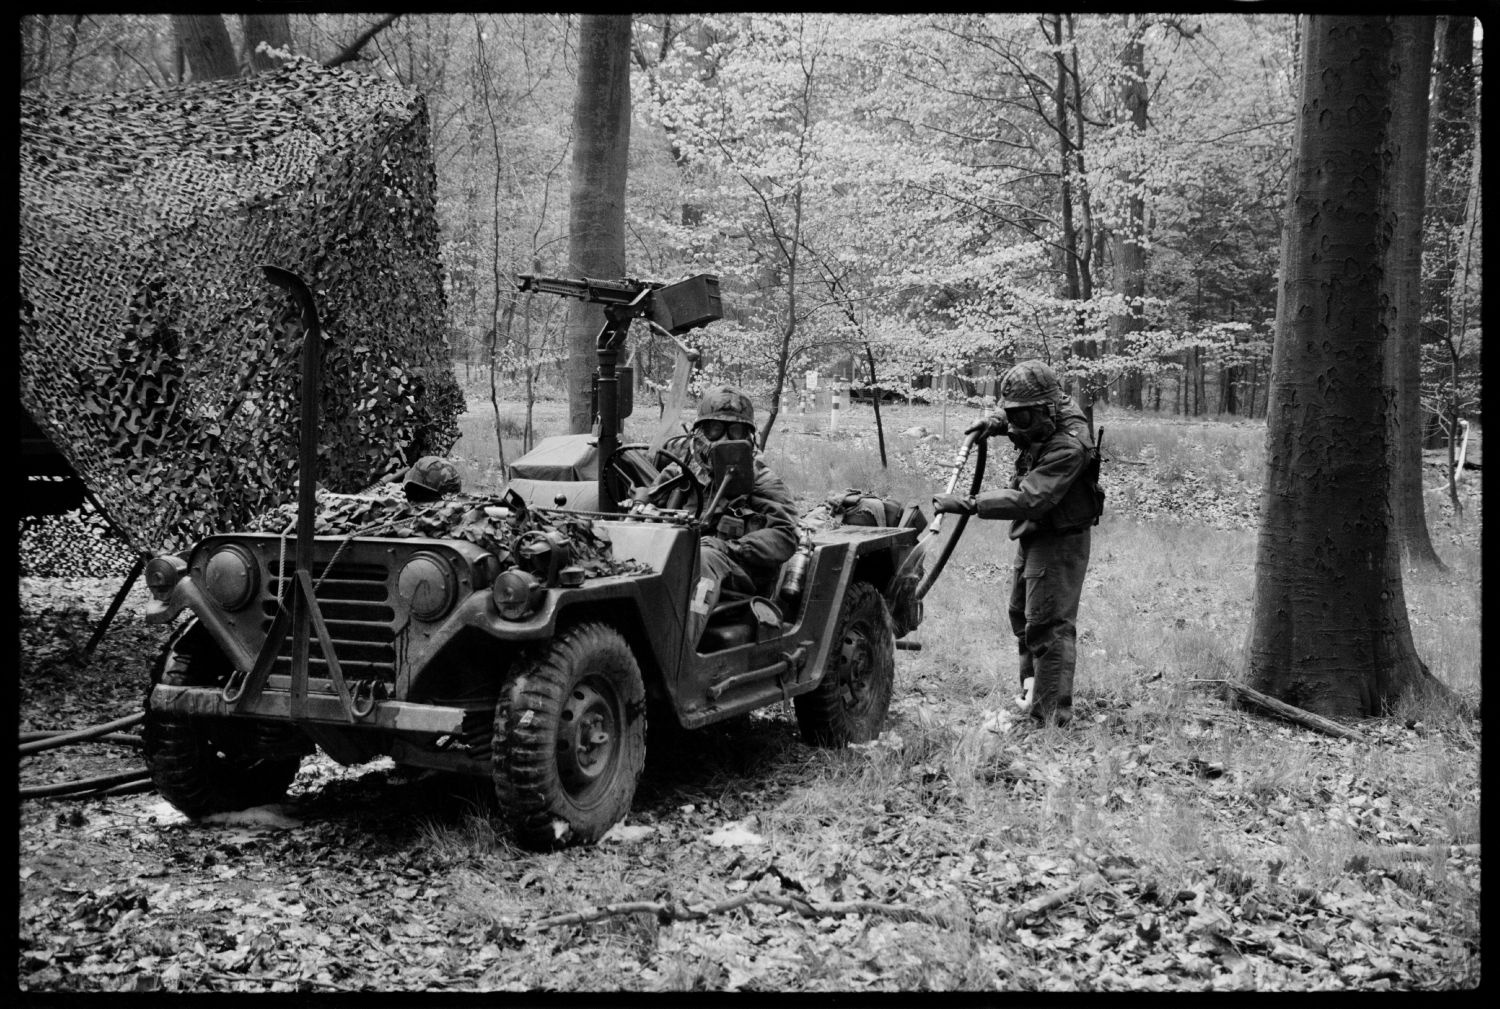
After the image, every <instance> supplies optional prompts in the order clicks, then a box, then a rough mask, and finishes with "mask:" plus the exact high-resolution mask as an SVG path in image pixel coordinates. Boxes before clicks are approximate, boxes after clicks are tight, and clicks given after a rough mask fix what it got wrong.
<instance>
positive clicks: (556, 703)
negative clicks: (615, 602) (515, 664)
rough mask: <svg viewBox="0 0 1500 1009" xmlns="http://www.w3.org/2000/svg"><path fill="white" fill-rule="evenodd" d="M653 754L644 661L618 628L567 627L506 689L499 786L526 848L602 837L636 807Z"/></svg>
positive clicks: (504, 813)
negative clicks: (643, 770)
mask: <svg viewBox="0 0 1500 1009" xmlns="http://www.w3.org/2000/svg"><path fill="white" fill-rule="evenodd" d="M645 760H646V691H645V686H644V684H643V682H642V679H641V669H640V665H639V664H638V663H637V662H636V659H635V655H634V653H633V652H631V650H630V645H629V644H628V643H626V641H625V638H624V637H623V636H621V634H620V632H619V631H616V630H615V629H614V628H612V627H607V626H605V625H603V624H580V625H578V626H577V627H574V628H571V629H570V630H567V631H565V632H563V633H562V634H560V635H559V636H558V637H557V639H556V640H554V641H553V642H552V644H551V645H550V646H549V647H548V649H547V651H546V652H545V653H544V654H543V655H541V656H540V657H539V658H537V659H535V660H533V661H532V662H530V663H528V664H526V665H525V666H524V667H523V668H521V669H519V670H518V671H517V672H516V673H515V675H514V676H512V677H511V678H510V679H509V680H508V682H507V683H506V685H505V687H504V688H503V689H502V690H501V692H500V700H499V701H498V703H497V704H496V706H495V744H494V757H493V773H494V779H495V794H496V795H497V797H498V798H499V800H500V806H501V810H500V815H501V817H502V818H503V819H504V821H505V824H506V826H507V827H508V829H509V831H510V833H511V834H512V836H514V837H515V839H516V840H517V841H518V842H519V843H520V844H521V845H523V846H525V847H527V848H532V849H536V850H547V849H550V848H556V847H560V846H562V845H565V844H574V843H581V844H591V843H593V842H594V841H597V840H598V839H599V838H600V837H601V836H603V834H604V832H605V831H607V830H609V828H610V827H612V826H614V825H615V824H616V823H618V822H619V821H620V820H621V819H622V818H623V817H624V816H625V814H626V813H628V812H629V811H630V803H631V801H632V800H633V799H634V798H635V786H636V782H637V781H638V780H639V779H640V776H641V768H642V767H643V766H644V764H645Z"/></svg>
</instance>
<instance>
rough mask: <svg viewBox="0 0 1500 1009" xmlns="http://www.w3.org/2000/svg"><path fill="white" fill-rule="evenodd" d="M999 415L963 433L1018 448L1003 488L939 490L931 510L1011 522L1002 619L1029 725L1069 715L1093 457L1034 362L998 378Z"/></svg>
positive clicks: (1083, 427)
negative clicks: (1011, 567) (1015, 650)
mask: <svg viewBox="0 0 1500 1009" xmlns="http://www.w3.org/2000/svg"><path fill="white" fill-rule="evenodd" d="M1000 407H1001V411H1000V412H998V413H995V414H992V415H990V416H988V417H985V418H984V419H982V420H980V421H978V422H976V423H975V424H973V425H971V426H970V427H969V428H968V430H967V431H965V434H976V433H977V434H979V435H981V436H983V437H986V438H988V437H992V436H994V435H1001V434H1003V435H1007V436H1008V437H1009V438H1010V440H1011V441H1012V442H1014V443H1015V445H1016V447H1017V448H1018V449H1020V454H1019V455H1017V457H1016V475H1015V476H1014V477H1013V478H1012V479H1011V482H1010V487H1009V488H1007V489H1006V490H997V491H986V492H985V493H982V494H979V495H977V496H968V497H964V496H960V495H957V494H939V495H937V496H936V497H934V498H933V508H934V510H936V511H939V512H951V513H953V514H965V515H978V516H979V517H980V518H982V519H1010V520H1011V526H1010V538H1011V539H1013V540H1015V541H1016V544H1017V547H1018V549H1017V550H1016V559H1015V571H1014V573H1013V575H1012V577H1011V590H1010V606H1009V613H1010V625H1011V629H1012V630H1013V631H1014V632H1015V635H1016V638H1017V641H1018V644H1019V647H1020V652H1021V704H1022V706H1023V708H1025V709H1027V710H1028V711H1029V713H1030V715H1031V717H1032V719H1033V721H1035V722H1038V723H1041V724H1043V725H1048V724H1052V725H1066V724H1067V723H1068V722H1069V721H1070V720H1071V719H1072V717H1073V670H1074V666H1075V660H1076V654H1075V653H1076V646H1075V640H1076V637H1077V625H1076V621H1077V618H1078V599H1079V596H1080V595H1081V594H1082V592H1083V576H1084V573H1085V572H1086V571H1087V570H1088V565H1089V545H1090V540H1091V538H1092V535H1091V532H1090V530H1091V529H1092V528H1093V526H1094V525H1095V523H1097V522H1098V521H1099V515H1100V514H1101V513H1102V511H1103V509H1104V492H1103V491H1102V490H1100V489H1099V484H1098V474H1099V470H1098V455H1097V453H1096V452H1095V451H1094V443H1093V439H1092V438H1091V437H1090V435H1089V427H1088V421H1087V420H1086V419H1085V418H1084V416H1083V413H1082V411H1080V410H1079V409H1078V408H1077V407H1076V406H1074V405H1073V402H1072V400H1070V399H1069V398H1068V397H1067V396H1066V395H1065V394H1064V393H1063V391H1062V385H1061V383H1059V382H1058V380H1057V374H1056V373H1055V372H1053V370H1052V369H1051V368H1049V367H1048V366H1047V365H1046V364H1044V363H1043V362H1041V361H1022V362H1021V363H1020V364H1017V365H1016V366H1015V367H1013V368H1011V369H1010V370H1009V371H1008V372H1006V373H1005V377H1004V378H1003V379H1001V380H1000Z"/></svg>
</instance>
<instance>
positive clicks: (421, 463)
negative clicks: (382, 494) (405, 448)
mask: <svg viewBox="0 0 1500 1009" xmlns="http://www.w3.org/2000/svg"><path fill="white" fill-rule="evenodd" d="M405 486H407V487H420V488H423V489H425V490H429V491H433V492H435V493H437V494H456V493H458V491H459V490H460V489H462V487H463V481H461V480H460V479H459V478H458V469H457V468H456V467H455V466H454V465H453V464H452V463H451V462H449V461H448V460H447V459H443V458H441V457H439V456H435V455H424V456H423V457H422V458H420V459H418V460H417V461H416V462H415V463H413V464H412V468H411V469H409V470H407V472H406V483H405Z"/></svg>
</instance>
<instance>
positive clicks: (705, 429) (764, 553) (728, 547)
mask: <svg viewBox="0 0 1500 1009" xmlns="http://www.w3.org/2000/svg"><path fill="white" fill-rule="evenodd" d="M725 439H732V440H737V441H745V442H749V443H750V444H751V445H752V446H753V445H754V444H755V406H754V404H753V403H751V402H750V397H749V396H746V395H745V394H744V393H743V392H741V391H739V390H738V389H735V388H733V387H732V386H727V385H726V386H721V387H720V388H718V389H715V390H712V391H710V392H708V393H706V394H705V395H704V396H703V398H702V399H701V400H699V402H698V419H697V420H696V421H695V422H694V423H693V431H692V434H691V436H690V437H689V439H688V440H689V444H688V445H687V446H686V450H687V451H686V455H687V458H686V459H684V460H683V461H684V462H686V463H687V465H688V467H689V468H690V469H691V470H692V471H693V473H692V477H693V478H694V479H696V480H697V481H698V483H699V484H700V486H702V487H707V486H710V485H711V483H712V480H711V475H712V474H711V463H710V459H709V449H710V447H711V446H712V445H714V444H715V443H716V442H719V441H722V440H725ZM754 469H755V472H754V475H753V483H752V484H751V485H750V487H749V489H748V491H745V492H744V493H739V494H737V495H735V496H733V497H728V498H727V500H724V501H721V502H720V503H719V504H718V505H717V506H713V505H710V509H711V511H705V520H706V532H705V535H704V538H703V541H702V545H701V547H700V549H699V552H698V573H697V582H696V584H695V587H694V589H693V595H692V609H691V611H690V614H689V623H688V630H687V634H688V640H689V641H693V642H697V641H698V640H699V639H700V638H701V637H702V635H703V628H704V627H705V625H706V624H707V623H708V617H709V614H710V613H711V612H712V611H713V608H714V607H715V606H716V605H717V604H718V602H719V599H720V597H721V596H722V595H723V594H724V593H725V592H729V593H732V594H736V595H741V596H768V595H770V594H771V592H772V590H773V588H774V585H775V582H776V577H777V575H778V574H779V573H780V571H781V565H782V564H783V563H785V562H786V561H787V559H788V558H790V557H791V556H792V554H793V553H794V552H795V551H796V549H797V535H798V534H797V511H796V505H795V503H794V501H793V499H792V494H791V491H789V490H787V487H786V484H784V483H782V481H781V478H780V477H779V476H777V475H776V474H775V472H773V471H772V470H771V468H770V467H769V466H767V465H766V464H765V462H764V461H762V459H761V458H760V456H759V454H756V456H755V466H754ZM681 479H682V474H681V471H680V469H679V468H678V466H677V465H676V464H675V463H672V464H670V465H668V466H667V467H666V468H665V469H664V470H663V471H662V473H661V475H660V476H659V477H658V478H657V480H656V481H655V482H654V483H653V484H652V485H651V486H650V487H646V488H642V489H640V490H638V491H637V492H636V494H635V499H636V502H637V504H638V505H639V506H643V505H644V504H645V503H646V502H647V501H649V500H651V499H652V498H653V496H654V495H656V494H657V493H658V492H659V491H661V489H662V488H664V487H666V486H667V485H670V484H671V483H672V482H673V481H680V480H681ZM748 482H749V481H747V483H748ZM739 489H741V488H735V490H739ZM677 493H678V494H679V495H685V494H686V491H685V490H679V491H678V492H677ZM731 493H733V492H732V491H731ZM666 503H667V504H668V506H669V507H670V506H673V505H672V504H671V499H670V498H669V499H668V502H666Z"/></svg>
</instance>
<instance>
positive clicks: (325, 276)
mask: <svg viewBox="0 0 1500 1009" xmlns="http://www.w3.org/2000/svg"><path fill="white" fill-rule="evenodd" d="M20 124H21V131H20V152H19V153H20V190H21V203H20V206H21V210H20V293H21V320H20V331H21V337H20V378H21V382H20V386H21V400H22V405H23V406H24V407H25V408H26V410H27V411H29V412H30V413H31V415H32V417H34V418H35V419H36V421H37V423H38V424H39V425H40V426H41V428H42V429H43V430H44V431H45V432H46V434H47V436H48V437H49V438H50V439H51V440H52V441H53V443H54V444H56V445H57V447H58V448H59V450H61V452H62V453H63V454H64V455H65V456H66V457H67V458H68V461H69V462H70V463H71V464H72V466H73V468H74V469H75V470H76V471H77V472H78V474H79V476H81V477H82V478H83V480H84V482H85V483H86V484H88V486H89V487H90V489H91V490H92V491H93V492H94V495H95V496H96V497H97V498H98V500H99V502H100V504H101V506H102V507H103V508H104V509H105V511H106V513H107V514H108V516H109V518H110V519H111V521H112V522H113V523H114V524H115V525H116V526H117V527H118V528H119V529H120V530H121V531H122V532H123V533H124V535H125V536H126V537H127V538H128V539H129V540H130V541H131V545H132V547H134V548H135V549H137V550H140V551H145V552H154V551H156V550H159V549H161V548H163V547H171V548H181V547H183V546H185V545H187V544H188V543H190V542H191V541H193V540H194V539H196V538H198V537H200V536H202V535H204V534H207V533H209V532H216V531H225V530H228V529H233V528H235V527H236V526H238V525H240V524H241V523H243V522H244V521H245V520H246V519H248V517H249V516H251V515H253V514H255V513H258V512H261V511H263V510H265V509H267V508H270V507H273V506H276V505H278V504H281V503H283V502H286V501H288V500H291V499H292V498H293V496H294V493H295V491H294V487H295V481H296V477H297V472H296V471H297V438H298V429H299V427H300V424H299V422H298V394H299V388H298V387H299V385H300V381H299V375H300V363H301V361H300V352H301V336H302V331H303V330H302V326H301V324H300V320H299V315H298V311H297V309H296V307H295V305H294V303H293V302H292V300H291V298H290V296H289V295H288V294H287V293H286V292H285V291H283V290H282V289H280V288H277V287H274V286H272V285H271V284H270V283H268V282H267V280H266V279H265V276H264V274H263V273H262V271H261V269H260V264H262V263H271V264H274V265H277V266H281V267H283V268H285V269H288V270H291V271H292V272H294V273H296V274H298V275H299V276H301V277H302V278H303V279H305V280H306V281H308V284H309V286H310V287H312V288H313V290H314V292H315V294H316V296H317V299H318V304H319V313H320V316H321V318H322V322H323V335H324V338H325V342H324V359H323V383H322V384H323V388H322V395H321V419H320V446H321V448H320V460H319V473H318V477H319V481H320V484H321V485H322V486H324V487H327V488H329V489H331V490H334V491H353V490H357V489H359V488H362V487H365V486H367V485H369V484H370V483H372V482H373V481H374V480H375V479H376V478H378V477H380V476H382V475H384V474H386V473H390V472H393V471H395V470H397V469H399V468H401V467H403V466H405V465H407V464H408V463H409V462H411V461H413V460H414V459H416V458H417V457H418V456H421V455H424V454H428V453H439V454H441V453H443V452H446V451H447V450H448V448H449V447H450V446H451V445H452V443H453V441H454V439H455V438H456V437H457V431H458V428H457V415H458V413H459V412H460V411H461V410H462V409H463V398H462V395H461V393H460V392H459V390H458V386H457V383H456V382H455V380H454V377H453V372H452V368H451V365H450V364H449V360H448V348H447V345H446V338H445V334H444V325H445V322H444V299H443V287H442V276H441V272H440V267H439V263H438V242H437V222H436V217H435V212H434V196H435V194H434V186H435V176H434V172H433V166H432V158H431V153H430V150H429V145H428V121H427V111H426V106H425V103H424V101H423V100H422V98H421V97H420V96H418V95H415V94H413V93H411V92H409V91H407V90H406V89H404V88H402V87H400V86H398V85H396V84H392V83H388V82H385V81H382V80H380V79H377V78H374V77H371V76H368V75H366V74H363V73H359V72H356V71H342V70H325V69H322V68H321V67H318V66H316V65H315V64H311V63H307V62H301V63H297V64H293V65H291V66H289V67H287V68H285V69H283V70H279V71H276V72H274V73H268V74H261V75H258V76H254V77H247V78H237V79H231V80H223V81H213V82H209V83H205V84H199V85H189V86H183V87H176V88H168V89H160V90H150V91H132V92H119V93H112V94H105V95H87V96H80V95H49V96H39V95H28V94H23V95H22V96H21V118H20Z"/></svg>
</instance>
